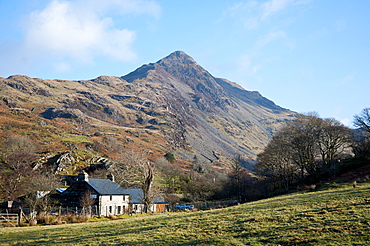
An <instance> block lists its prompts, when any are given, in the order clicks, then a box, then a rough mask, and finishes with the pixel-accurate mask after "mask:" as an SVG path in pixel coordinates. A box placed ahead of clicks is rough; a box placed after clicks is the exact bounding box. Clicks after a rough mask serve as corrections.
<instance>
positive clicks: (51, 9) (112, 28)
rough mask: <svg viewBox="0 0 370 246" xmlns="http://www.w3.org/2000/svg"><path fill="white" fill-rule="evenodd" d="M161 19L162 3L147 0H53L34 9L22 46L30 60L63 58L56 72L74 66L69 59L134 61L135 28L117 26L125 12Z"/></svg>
mask: <svg viewBox="0 0 370 246" xmlns="http://www.w3.org/2000/svg"><path fill="white" fill-rule="evenodd" d="M128 14H131V15H143V14H145V15H150V16H152V17H154V18H159V17H160V14H161V8H160V6H159V5H158V4H157V3H156V2H154V1H149V0H148V1H146V0H104V1H100V0H77V1H67V0H53V1H50V2H49V3H48V5H46V7H45V8H44V9H42V10H38V11H34V12H32V13H31V14H30V15H29V17H28V19H27V23H26V25H25V36H24V41H23V45H22V47H20V49H22V50H26V52H25V54H27V56H28V59H30V60H40V59H43V58H45V57H48V58H49V59H53V60H55V59H56V60H59V62H58V63H55V64H56V65H55V66H54V68H55V69H56V71H67V70H69V69H71V67H70V65H68V66H67V65H66V64H67V63H66V62H65V60H67V59H68V60H71V59H72V60H75V61H78V62H94V59H96V58H99V59H101V58H104V57H105V58H110V59H116V60H119V61H133V60H135V59H136V57H137V55H136V53H135V52H134V50H133V48H132V45H133V43H134V41H135V37H136V33H135V31H134V30H129V29H127V28H122V27H117V24H116V23H115V19H114V17H116V18H120V17H121V16H122V15H128Z"/></svg>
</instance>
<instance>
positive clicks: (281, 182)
mask: <svg viewBox="0 0 370 246" xmlns="http://www.w3.org/2000/svg"><path fill="white" fill-rule="evenodd" d="M255 168H256V173H257V174H258V175H261V176H265V177H267V178H268V179H269V180H270V181H271V182H272V185H273V186H274V188H285V189H288V187H289V185H290V184H292V182H293V181H294V176H295V174H296V172H297V167H296V166H295V165H294V162H293V161H292V149H291V148H290V138H289V136H287V135H286V134H283V133H278V134H276V135H275V136H274V137H273V138H272V140H271V141H270V142H269V144H268V145H267V146H266V148H265V149H264V151H263V152H262V153H261V154H259V155H258V159H257V164H256V167H255Z"/></svg>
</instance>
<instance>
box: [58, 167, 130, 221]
mask: <svg viewBox="0 0 370 246" xmlns="http://www.w3.org/2000/svg"><path fill="white" fill-rule="evenodd" d="M108 178H109V179H95V178H89V177H88V174H87V173H86V172H85V171H82V172H81V173H79V174H78V178H77V181H76V182H74V183H73V184H72V185H71V186H70V187H69V188H68V189H67V190H65V191H64V192H62V194H61V202H62V203H63V204H64V206H68V207H80V208H81V207H82V205H83V200H85V203H86V195H87V194H88V196H89V197H90V198H91V203H92V204H91V205H94V206H95V207H96V208H97V209H96V213H97V215H99V216H109V215H119V214H124V213H127V212H129V202H130V194H129V193H128V191H127V190H125V189H123V188H122V187H121V186H120V185H119V184H117V183H116V182H114V177H113V176H112V175H110V176H109V177H108Z"/></svg>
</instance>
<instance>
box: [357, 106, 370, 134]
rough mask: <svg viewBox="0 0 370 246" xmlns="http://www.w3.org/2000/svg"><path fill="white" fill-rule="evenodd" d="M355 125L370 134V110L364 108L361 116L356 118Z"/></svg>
mask: <svg viewBox="0 0 370 246" xmlns="http://www.w3.org/2000/svg"><path fill="white" fill-rule="evenodd" d="M353 123H354V125H355V126H357V127H359V128H361V129H363V130H364V131H367V132H368V133H370V108H364V109H363V110H362V111H361V114H359V115H355V116H354V121H353Z"/></svg>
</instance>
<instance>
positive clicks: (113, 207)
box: [99, 195, 129, 216]
mask: <svg viewBox="0 0 370 246" xmlns="http://www.w3.org/2000/svg"><path fill="white" fill-rule="evenodd" d="M99 205H100V206H99V215H100V216H109V215H118V214H124V213H125V212H126V210H127V209H128V205H129V195H100V196H99Z"/></svg>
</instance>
